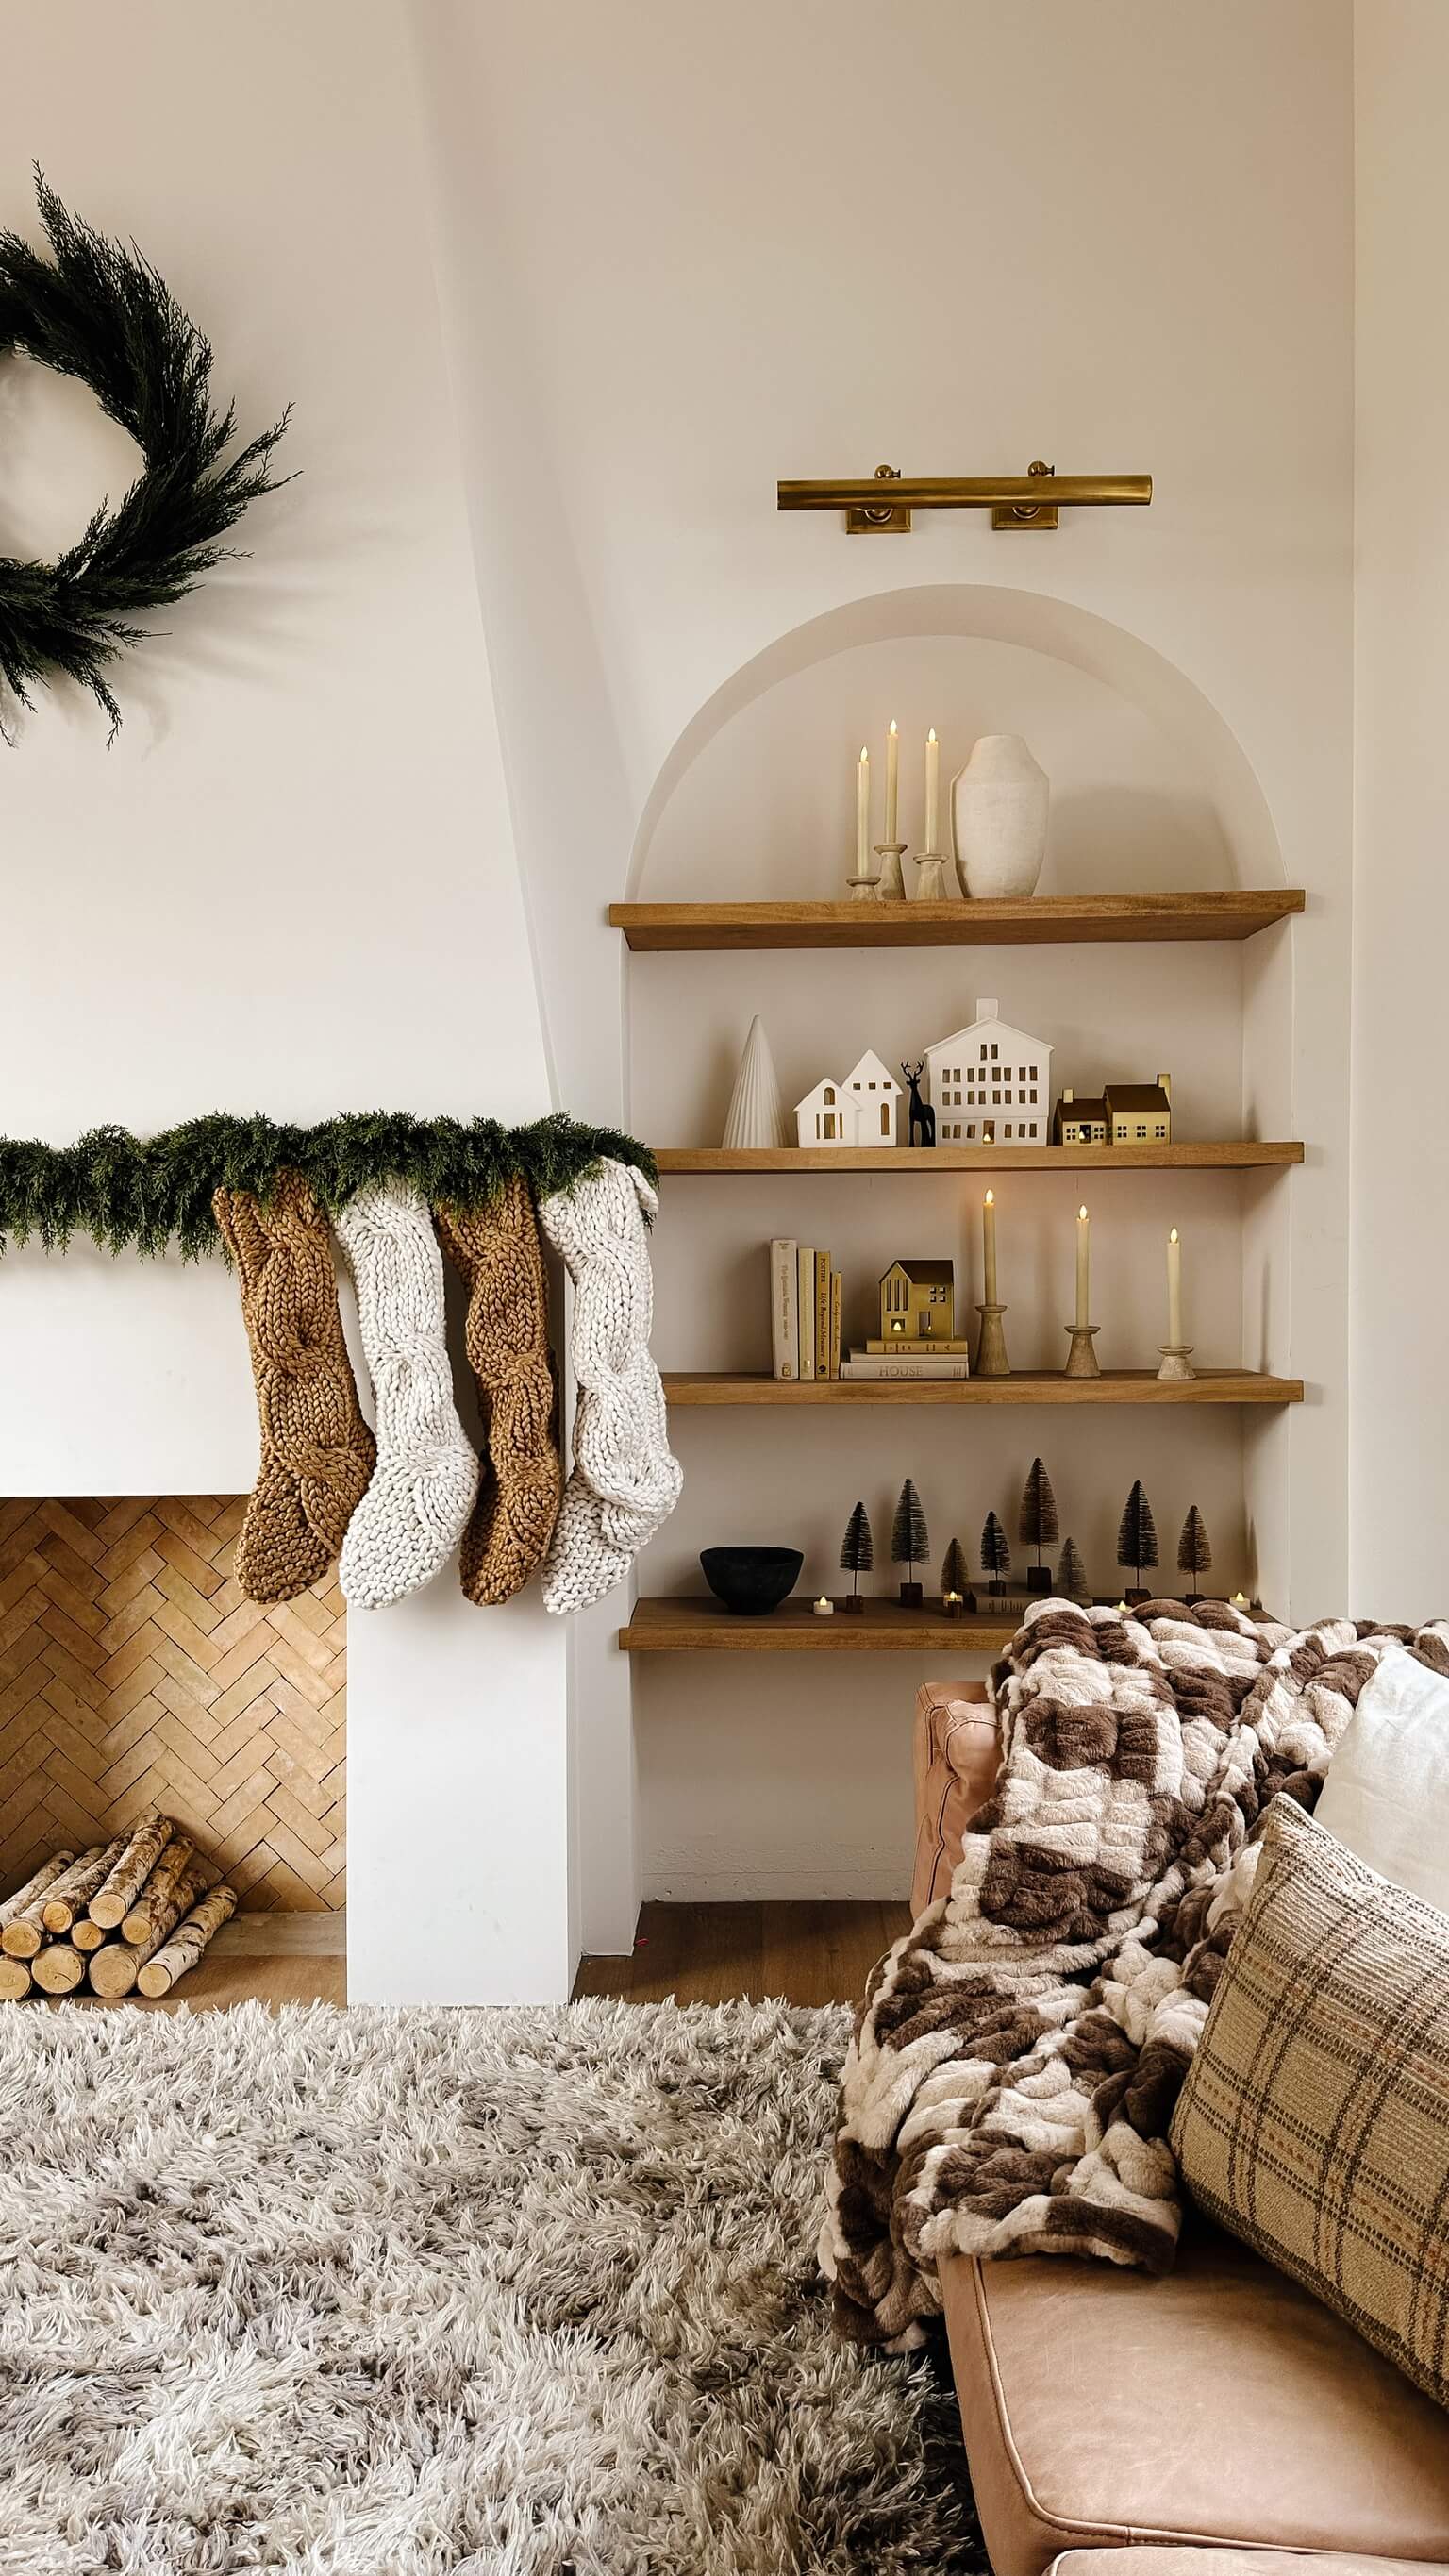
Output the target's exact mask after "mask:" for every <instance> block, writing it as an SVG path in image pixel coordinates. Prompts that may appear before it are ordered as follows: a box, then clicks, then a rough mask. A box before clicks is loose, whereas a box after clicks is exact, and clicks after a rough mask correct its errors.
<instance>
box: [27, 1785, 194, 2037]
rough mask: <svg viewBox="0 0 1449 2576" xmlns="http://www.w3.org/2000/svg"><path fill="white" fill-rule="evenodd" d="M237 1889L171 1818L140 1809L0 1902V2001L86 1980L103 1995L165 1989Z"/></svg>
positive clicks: (64, 1990)
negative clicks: (132, 1819) (110, 1836)
mask: <svg viewBox="0 0 1449 2576" xmlns="http://www.w3.org/2000/svg"><path fill="white" fill-rule="evenodd" d="M235 1912H236V1891H235V1889H233V1888H230V1887H227V1886H224V1885H223V1884H222V1883H221V1877H220V1873H219V1871H217V1870H215V1869H213V1868H212V1867H211V1865H210V1864H209V1862H207V1861H206V1860H204V1859H203V1858H202V1856H201V1854H200V1852H199V1851H197V1849H196V1847H195V1845H194V1844H193V1843H192V1842H191V1841H190V1840H189V1838H188V1837H187V1835H185V1834H184V1833H183V1832H182V1831H181V1829H180V1827H179V1826H178V1825H174V1824H173V1823H172V1821H171V1819H170V1817H169V1816H163V1815H160V1814H152V1815H147V1816H143V1817H142V1818H141V1820H140V1822H139V1824H137V1825H134V1826H133V1827H132V1828H131V1831H130V1832H129V1833H127V1834H118V1835H117V1836H116V1838H115V1840H114V1841H113V1842H109V1843H97V1844H96V1845H95V1846H94V1848H93V1849H92V1850H90V1851H85V1852H70V1851H62V1852H57V1853H56V1855H55V1858H54V1859H53V1860H48V1861H47V1862H46V1863H45V1865H44V1867H43V1868H42V1869H38V1870H37V1871H36V1873H35V1876H34V1877H33V1878H32V1879H30V1880H29V1881H28V1883H27V1884H26V1885H25V1886H24V1887H21V1888H17V1890H16V1892H15V1894H14V1895H13V1896H11V1897H8V1898H7V1899H6V1901H5V1903H4V1904H3V1905H0V2000H9V2001H19V1999H20V1998H21V1997H22V1996H24V1995H28V1994H31V1993H33V1992H34V1993H40V1994H43V1995H70V1994H74V1993H75V1991H76V1989H77V1988H78V1987H79V1986H81V1985H83V1984H88V1985H89V1987H90V1990H91V1992H92V1993H93V1994H97V1995H104V1996H105V1997H106V1999H107V2000H108V2001H109V2002H114V2001H116V2000H118V1999H119V1998H120V1997H121V1996H122V1995H129V1994H133V1993H139V1994H143V1995H152V1996H156V1995H169V1993H170V1992H171V1989H172V1987H173V1986H174V1985H176V1984H177V1983H178V1982H179V1981H180V1979H181V1978H182V1977H184V1976H185V1975H186V1973H187V1970H188V1969H190V1968H194V1967H195V1965H196V1962H197V1960H198V1959H199V1958H200V1956H201V1954H202V1951H203V1950H204V1949H205V1948H206V1945H207V1943H208V1941H209V1940H210V1939H211V1936H212V1934H213V1933H214V1932H215V1931H217V1930H218V1928H219V1927H220V1926H221V1925H222V1924H223V1923H225V1922H226V1921H227V1919H228V1917H229V1916H230V1915H233V1914H234V1913H235Z"/></svg>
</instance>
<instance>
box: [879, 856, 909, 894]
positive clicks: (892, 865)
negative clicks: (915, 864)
mask: <svg viewBox="0 0 1449 2576" xmlns="http://www.w3.org/2000/svg"><path fill="white" fill-rule="evenodd" d="M875 854H876V857H877V858H878V859H879V861H880V863H881V868H880V899H881V902H882V903H904V902H905V899H906V881H905V878H904V877H903V876H902V874H901V861H902V859H903V858H904V857H905V855H906V844H905V842H904V841H877V842H876V844H875Z"/></svg>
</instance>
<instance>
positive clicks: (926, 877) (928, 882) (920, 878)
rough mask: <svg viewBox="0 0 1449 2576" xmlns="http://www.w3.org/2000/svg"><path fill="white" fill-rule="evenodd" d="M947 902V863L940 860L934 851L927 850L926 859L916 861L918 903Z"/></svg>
mask: <svg viewBox="0 0 1449 2576" xmlns="http://www.w3.org/2000/svg"><path fill="white" fill-rule="evenodd" d="M946 900H947V894H946V862H945V860H944V859H942V858H938V857H937V856H936V853H935V851H934V850H927V851H926V853H925V855H924V857H922V858H919V859H917V861H916V901H917V903H945V902H946Z"/></svg>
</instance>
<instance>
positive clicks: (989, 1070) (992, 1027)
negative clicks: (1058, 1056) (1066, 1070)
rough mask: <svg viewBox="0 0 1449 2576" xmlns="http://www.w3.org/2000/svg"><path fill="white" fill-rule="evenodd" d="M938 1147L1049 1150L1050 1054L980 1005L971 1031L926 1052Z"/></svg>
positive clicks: (993, 1007)
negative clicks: (1045, 1147)
mask: <svg viewBox="0 0 1449 2576" xmlns="http://www.w3.org/2000/svg"><path fill="white" fill-rule="evenodd" d="M926 1066H927V1078H928V1080H929V1083H930V1091H931V1100H932V1104H933V1106H934V1108H935V1112H936V1142H937V1144H938V1145H1044V1144H1045V1143H1046V1142H1047V1135H1048V1130H1049V1128H1050V1126H1051V1097H1052V1089H1051V1084H1052V1051H1051V1048H1050V1047H1049V1046H1047V1045H1046V1044H1045V1043H1044V1042H1043V1040H1042V1039H1041V1038H1034V1037H1029V1036H1028V1035H1027V1032H1026V1031H1025V1029H1017V1028H1013V1027H1012V1025H1011V1023H1010V1021H1009V1020H1003V1019H1002V1018H1001V1017H1000V1016H999V1014H998V1011H997V1007H996V1004H995V1002H994V1001H986V1002H978V1003H977V1005H976V1017H975V1019H974V1020H973V1021H972V1023H971V1025H970V1027H969V1028H965V1029H957V1030H956V1032H955V1034H954V1036H952V1037H948V1038H939V1039H938V1040H937V1042H936V1044H935V1045H934V1046H928V1047H927V1049H926Z"/></svg>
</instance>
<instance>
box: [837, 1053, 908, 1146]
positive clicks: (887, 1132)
mask: <svg viewBox="0 0 1449 2576" xmlns="http://www.w3.org/2000/svg"><path fill="white" fill-rule="evenodd" d="M841 1089H842V1090H843V1091H844V1092H845V1094H846V1096H847V1098H848V1099H850V1100H851V1101H853V1102H854V1104H855V1142H856V1144H857V1145H893V1144H894V1143H895V1141H896V1102H897V1101H898V1100H899V1098H900V1096H901V1086H900V1084H899V1083H898V1082H897V1081H896V1079H895V1076H894V1075H893V1074H892V1073H891V1072H890V1070H889V1068H888V1067H887V1066H885V1065H883V1064H882V1062H881V1060H880V1057H879V1056H878V1055H876V1054H875V1053H874V1052H873V1051H872V1050H871V1049H870V1048H867V1049H866V1052H865V1054H864V1055H863V1056H862V1057H861V1059H860V1062H859V1064H858V1065H856V1066H855V1067H854V1068H853V1069H852V1071H851V1072H849V1073H848V1074H847V1075H846V1077H845V1080H844V1082H843V1083H842V1085H841Z"/></svg>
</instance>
